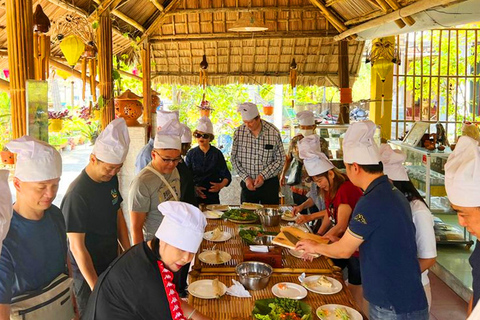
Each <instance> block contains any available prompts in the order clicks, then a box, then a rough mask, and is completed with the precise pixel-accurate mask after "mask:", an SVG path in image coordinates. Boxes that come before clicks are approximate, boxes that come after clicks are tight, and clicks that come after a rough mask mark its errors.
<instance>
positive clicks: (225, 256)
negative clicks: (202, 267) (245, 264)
mask: <svg viewBox="0 0 480 320" xmlns="http://www.w3.org/2000/svg"><path fill="white" fill-rule="evenodd" d="M215 251H216V250H207V251H204V252H202V253H200V254H199V255H198V259H199V260H200V261H202V262H205V263H208V264H224V263H227V262H228V261H230V260H231V259H232V256H231V255H230V254H229V253H228V252H225V251H219V252H220V253H219V255H220V260H217V254H216V253H215Z"/></svg>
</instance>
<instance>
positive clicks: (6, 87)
mask: <svg viewBox="0 0 480 320" xmlns="http://www.w3.org/2000/svg"><path fill="white" fill-rule="evenodd" d="M0 91H6V92H9V91H10V82H9V81H7V80H3V79H0Z"/></svg>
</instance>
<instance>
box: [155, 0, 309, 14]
mask: <svg viewBox="0 0 480 320" xmlns="http://www.w3.org/2000/svg"><path fill="white" fill-rule="evenodd" d="M151 1H152V0H151ZM313 9H316V7H315V6H278V7H215V8H199V9H178V10H175V11H171V12H170V13H167V14H166V16H167V17H169V16H173V15H180V14H203V13H224V12H225V13H226V12H278V11H308V10H313Z"/></svg>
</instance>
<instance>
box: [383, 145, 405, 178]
mask: <svg viewBox="0 0 480 320" xmlns="http://www.w3.org/2000/svg"><path fill="white" fill-rule="evenodd" d="M406 158H407V155H406V154H405V153H403V152H402V151H400V150H393V149H392V147H391V146H390V145H389V144H388V143H382V144H381V145H380V161H382V164H383V173H384V174H386V175H387V176H388V178H389V179H390V180H393V181H409V180H410V179H409V178H408V174H407V169H405V167H404V165H403V163H404V162H405V159H406Z"/></svg>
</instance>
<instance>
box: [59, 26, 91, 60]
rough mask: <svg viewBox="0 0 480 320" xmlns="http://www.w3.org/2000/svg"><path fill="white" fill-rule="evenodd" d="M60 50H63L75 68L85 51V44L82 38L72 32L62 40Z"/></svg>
mask: <svg viewBox="0 0 480 320" xmlns="http://www.w3.org/2000/svg"><path fill="white" fill-rule="evenodd" d="M60 50H62V53H63V55H64V56H65V59H67V62H68V64H69V65H70V66H71V67H72V68H73V67H75V65H76V64H77V61H78V59H80V57H81V56H82V54H83V52H84V51H85V44H84V43H83V42H82V39H80V38H79V37H77V36H76V35H73V34H72V35H69V36H68V37H66V38H65V39H63V40H62V42H60Z"/></svg>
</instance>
